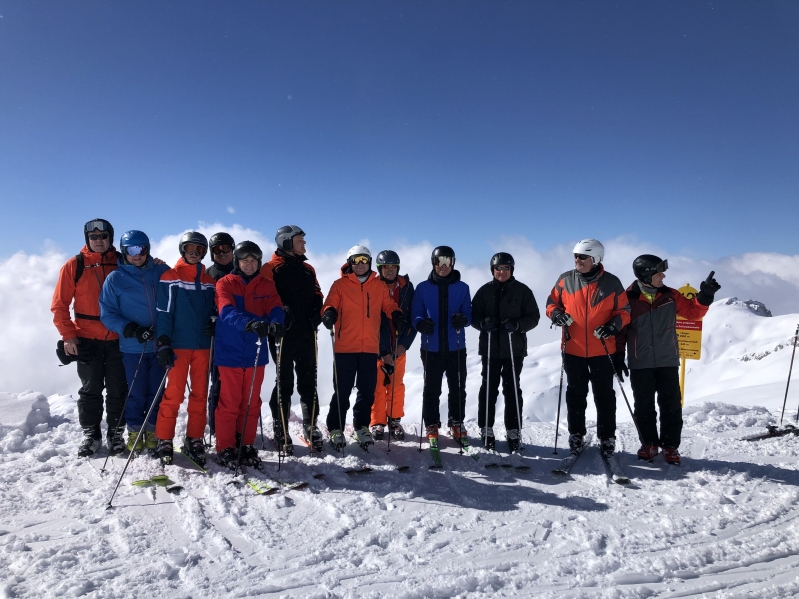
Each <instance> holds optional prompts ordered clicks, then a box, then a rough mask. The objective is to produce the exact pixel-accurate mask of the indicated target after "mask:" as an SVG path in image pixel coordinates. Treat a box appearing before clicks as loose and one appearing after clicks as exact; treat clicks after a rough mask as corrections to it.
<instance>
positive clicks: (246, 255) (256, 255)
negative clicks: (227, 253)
mask: <svg viewBox="0 0 799 599" xmlns="http://www.w3.org/2000/svg"><path fill="white" fill-rule="evenodd" d="M250 258H252V259H253V260H255V261H256V262H260V261H261V256H259V255H258V254H244V255H243V256H239V261H241V260H248V259H250Z"/></svg>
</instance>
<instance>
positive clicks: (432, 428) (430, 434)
mask: <svg viewBox="0 0 799 599" xmlns="http://www.w3.org/2000/svg"><path fill="white" fill-rule="evenodd" d="M424 432H425V434H426V435H427V440H428V441H430V444H431V445H432V444H433V442H435V444H436V446H438V425H436V424H430V425H428V426H427V427H426V428H425V429H424Z"/></svg>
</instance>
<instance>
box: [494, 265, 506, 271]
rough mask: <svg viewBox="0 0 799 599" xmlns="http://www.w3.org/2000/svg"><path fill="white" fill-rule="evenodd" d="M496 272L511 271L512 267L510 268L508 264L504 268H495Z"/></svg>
mask: <svg viewBox="0 0 799 599" xmlns="http://www.w3.org/2000/svg"><path fill="white" fill-rule="evenodd" d="M494 270H499V271H506V270H510V266H508V265H507V264H506V265H504V266H495V267H494Z"/></svg>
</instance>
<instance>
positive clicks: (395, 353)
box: [386, 335, 397, 453]
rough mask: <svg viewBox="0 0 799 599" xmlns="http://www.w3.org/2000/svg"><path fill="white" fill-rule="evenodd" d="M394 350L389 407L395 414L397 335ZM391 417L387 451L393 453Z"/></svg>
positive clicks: (389, 418)
mask: <svg viewBox="0 0 799 599" xmlns="http://www.w3.org/2000/svg"><path fill="white" fill-rule="evenodd" d="M392 349H393V351H392V352H391V359H392V360H393V362H394V373H393V374H392V376H391V407H390V408H389V409H388V411H389V412H391V414H394V385H395V383H396V382H397V336H396V335H395V336H394V347H393V348H392ZM391 418H392V416H388V417H387V418H386V421H387V422H388V425H389V426H388V429H389V430H388V447H387V448H386V453H391Z"/></svg>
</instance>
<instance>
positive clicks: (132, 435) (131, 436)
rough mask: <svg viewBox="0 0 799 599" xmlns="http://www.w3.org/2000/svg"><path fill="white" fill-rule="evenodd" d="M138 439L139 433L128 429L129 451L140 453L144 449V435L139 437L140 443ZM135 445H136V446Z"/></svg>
mask: <svg viewBox="0 0 799 599" xmlns="http://www.w3.org/2000/svg"><path fill="white" fill-rule="evenodd" d="M136 437H139V431H132V430H130V429H128V451H130V452H135V453H139V452H140V451H141V450H142V449H144V435H142V436H141V437H139V442H138V443H136ZM134 443H136V445H135V446H134Z"/></svg>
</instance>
